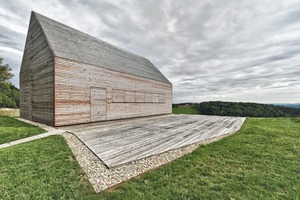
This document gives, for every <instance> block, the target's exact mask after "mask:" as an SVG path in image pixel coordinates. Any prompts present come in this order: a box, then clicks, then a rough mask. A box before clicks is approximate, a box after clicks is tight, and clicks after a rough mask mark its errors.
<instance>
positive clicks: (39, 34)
mask: <svg viewBox="0 0 300 200" xmlns="http://www.w3.org/2000/svg"><path fill="white" fill-rule="evenodd" d="M53 70H54V62H53V54H52V51H51V49H50V47H49V45H48V43H47V40H46V37H45V35H44V33H43V31H42V28H41V26H40V25H39V23H38V21H37V19H36V17H35V15H34V14H32V15H31V19H30V24H29V29H28V34H27V38H26V44H25V49H24V54H23V60H22V65H21V70H20V111H21V112H20V116H21V117H22V118H25V119H29V120H33V121H37V122H41V123H44V124H48V125H54V81H53V79H54V71H53Z"/></svg>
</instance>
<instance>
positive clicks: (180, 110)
mask: <svg viewBox="0 0 300 200" xmlns="http://www.w3.org/2000/svg"><path fill="white" fill-rule="evenodd" d="M172 113H174V114H190V115H191V114H192V115H198V114H199V112H198V111H197V110H196V109H195V108H193V107H177V108H174V107H173V108H172Z"/></svg>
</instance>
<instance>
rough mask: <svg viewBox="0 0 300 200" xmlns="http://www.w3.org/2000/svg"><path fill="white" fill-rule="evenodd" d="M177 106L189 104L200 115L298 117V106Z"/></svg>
mask: <svg viewBox="0 0 300 200" xmlns="http://www.w3.org/2000/svg"><path fill="white" fill-rule="evenodd" d="M174 106H175V107H176V106H177V107H178V106H179V107H180V106H182V107H184V106H185V107H186V106H190V107H193V108H194V109H195V110H197V111H198V113H199V114H202V115H221V116H239V117H299V116H300V108H290V107H284V106H276V105H271V104H260V103H243V102H222V101H209V102H202V103H183V104H175V105H174Z"/></svg>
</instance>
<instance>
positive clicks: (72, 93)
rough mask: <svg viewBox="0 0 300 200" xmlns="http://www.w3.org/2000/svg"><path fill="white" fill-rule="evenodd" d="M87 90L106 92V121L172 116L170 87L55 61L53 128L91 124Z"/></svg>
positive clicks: (89, 94)
mask: <svg viewBox="0 0 300 200" xmlns="http://www.w3.org/2000/svg"><path fill="white" fill-rule="evenodd" d="M91 88H103V89H106V120H113V119H121V118H131V117H141V116H150V115H158V114H167V113H171V112H172V106H171V105H172V84H169V83H164V82H159V81H156V80H151V79H147V78H143V77H138V76H134V75H129V74H125V73H121V72H117V71H112V70H108V69H105V68H100V67H96V66H93V65H88V64H83V63H79V62H76V61H71V60H68V59H64V58H59V57H55V126H61V125H68V124H77V123H87V122H91V113H93V111H92V110H91ZM100 104H101V105H103V101H102V103H100V101H99V105H100ZM103 106H105V105H103ZM103 112H104V111H103ZM102 119H103V118H101V119H100V120H102ZM92 121H94V120H92Z"/></svg>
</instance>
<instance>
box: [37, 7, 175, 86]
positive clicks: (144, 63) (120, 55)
mask: <svg viewBox="0 0 300 200" xmlns="http://www.w3.org/2000/svg"><path fill="white" fill-rule="evenodd" d="M32 14H33V15H34V16H35V17H36V19H37V21H38V22H39V24H40V25H41V27H42V29H43V31H44V33H45V36H46V38H47V40H48V42H49V45H50V46H51V48H52V50H53V53H54V55H55V56H58V57H62V58H66V59H70V60H74V61H78V62H82V63H86V64H90V65H94V66H98V67H102V68H106V69H110V70H114V71H118V72H123V73H127V74H131V75H136V76H140V77H145V78H149V79H152V80H157V81H160V82H165V83H170V81H169V80H168V79H167V78H166V77H165V76H164V75H163V74H162V73H161V72H160V71H159V70H158V69H157V68H156V67H155V66H154V65H153V64H152V63H151V62H150V61H149V60H148V59H146V58H144V57H141V56H138V55H136V54H133V53H130V52H128V51H125V50H122V49H120V48H118V47H116V46H113V45H111V44H109V43H107V42H104V41H102V40H99V39H97V38H95V37H93V36H90V35H88V34H85V33H83V32H80V31H78V30H76V29H73V28H71V27H69V26H66V25H64V24H62V23H59V22H57V21H54V20H52V19H50V18H47V17H45V16H43V15H40V14H38V13H36V12H32Z"/></svg>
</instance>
